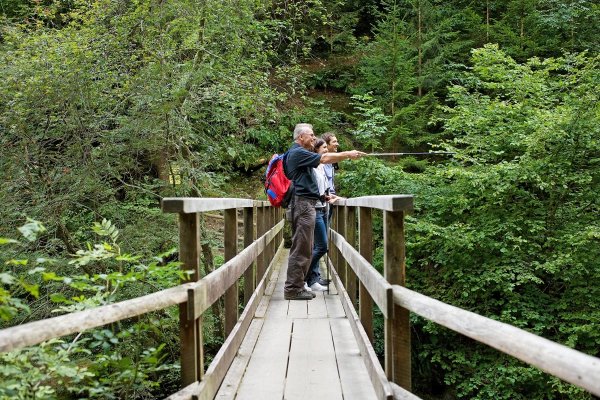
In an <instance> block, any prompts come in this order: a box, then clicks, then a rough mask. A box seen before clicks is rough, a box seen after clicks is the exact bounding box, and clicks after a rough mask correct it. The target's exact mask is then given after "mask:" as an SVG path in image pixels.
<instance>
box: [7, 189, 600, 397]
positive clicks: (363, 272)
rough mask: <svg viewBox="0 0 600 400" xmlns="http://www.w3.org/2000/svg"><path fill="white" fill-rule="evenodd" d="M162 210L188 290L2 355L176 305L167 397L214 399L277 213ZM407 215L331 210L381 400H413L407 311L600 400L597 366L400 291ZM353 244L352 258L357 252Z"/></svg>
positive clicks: (199, 205) (347, 293)
mask: <svg viewBox="0 0 600 400" xmlns="http://www.w3.org/2000/svg"><path fill="white" fill-rule="evenodd" d="M162 208H163V211H164V212H168V213H177V214H178V218H179V241H180V248H179V257H180V261H181V262H182V266H181V268H182V269H183V270H192V271H193V274H192V275H191V276H190V278H189V281H188V282H186V283H183V284H181V285H179V286H177V287H174V288H170V289H166V290H162V291H159V292H156V293H152V294H149V295H146V296H142V297H138V298H135V299H131V300H126V301H122V302H120V303H116V304H111V305H107V306H102V307H97V308H94V309H90V310H86V311H81V312H76V313H71V314H66V315H62V316H59V317H55V318H50V319H46V320H41V321H36V322H31V323H27V324H23V325H19V326H15V327H12V328H8V329H4V330H1V331H0V351H1V352H6V351H11V350H15V349H19V348H22V347H25V346H31V345H35V344H38V343H41V342H43V341H45V340H49V339H52V338H57V337H62V336H65V335H70V334H74V333H77V332H82V331H85V330H87V329H92V328H96V327H99V326H103V325H107V324H110V323H113V322H117V321H121V320H124V319H128V318H132V317H136V316H138V315H142V314H145V313H149V312H152V311H157V310H161V309H164V308H167V307H170V306H174V305H179V310H180V318H179V319H180V333H181V335H180V336H181V375H182V386H183V389H182V390H181V391H179V392H177V393H175V394H173V395H171V396H170V397H169V398H170V399H190V398H197V399H212V398H213V397H214V396H215V394H216V393H217V390H218V388H219V386H220V384H221V382H222V381H223V379H224V377H225V374H226V372H227V369H228V368H229V366H230V364H231V362H232V361H233V359H234V357H235V354H236V352H237V350H238V349H239V347H240V345H241V343H242V340H243V338H244V335H245V333H246V331H247V330H248V327H249V325H250V322H251V319H252V316H253V315H254V313H255V311H256V309H257V307H258V303H259V302H260V299H261V297H262V296H263V294H264V291H265V288H266V284H267V282H268V280H269V277H270V274H271V270H272V269H271V265H272V264H271V261H273V258H274V256H275V254H276V252H277V249H278V247H279V246H281V245H282V243H283V233H282V228H283V224H284V222H283V213H282V210H281V209H274V208H272V207H270V206H269V205H268V203H267V202H262V201H254V200H247V199H202V198H173V199H170V198H167V199H164V200H163V203H162ZM412 208H413V198H412V196H406V195H394V196H370V197H359V198H353V199H346V200H342V201H340V202H339V203H338V205H337V206H336V210H335V213H334V216H335V217H334V221H333V224H332V229H331V235H330V238H331V246H330V249H331V251H330V258H329V260H328V266H329V267H330V269H331V273H332V278H333V281H334V284H335V285H336V287H337V288H338V291H339V293H340V295H341V297H342V304H343V305H344V309H345V311H346V315H347V316H348V319H349V321H350V325H351V327H352V330H353V332H354V335H355V337H356V338H357V341H358V343H359V348H360V350H361V354H362V355H363V358H364V360H365V364H366V366H367V368H368V370H369V375H370V377H371V381H372V383H373V386H374V388H375V391H376V393H377V394H378V397H379V398H380V399H392V398H395V399H418V397H416V396H414V395H413V394H412V393H410V391H411V380H412V378H411V367H410V365H411V360H410V353H411V352H410V347H411V340H410V324H409V312H414V313H416V314H418V315H420V316H422V317H424V318H427V319H429V320H431V321H434V322H436V323H438V324H440V325H442V326H445V327H447V328H449V329H452V330H454V331H456V332H459V333H461V334H463V335H465V336H468V337H470V338H473V339H475V340H477V341H479V342H481V343H485V344H487V345H489V346H491V347H494V348H496V349H498V350H500V351H502V352H504V353H506V354H510V355H512V356H514V357H516V358H518V359H520V360H523V361H525V362H527V363H529V364H530V365H533V366H536V367H538V368H540V369H542V370H544V371H546V372H548V373H550V374H552V375H554V376H556V377H558V378H561V379H563V380H565V381H567V382H570V383H573V384H575V385H577V386H579V387H581V388H584V389H585V390H588V391H589V392H591V393H593V394H595V395H597V396H600V359H598V358H594V357H591V356H588V355H586V354H583V353H580V352H578V351H575V350H573V349H570V348H568V347H566V346H563V345H560V344H557V343H554V342H551V341H549V340H546V339H543V338H541V337H539V336H536V335H533V334H531V333H528V332H525V331H523V330H521V329H518V328H515V327H513V326H510V325H507V324H504V323H501V322H498V321H494V320H491V319H489V318H486V317H483V316H480V315H477V314H474V313H471V312H469V311H465V310H462V309H459V308H457V307H453V306H450V305H448V304H444V303H442V302H440V301H437V300H434V299H432V298H429V297H427V296H423V295H421V294H419V293H416V292H414V291H411V290H409V289H407V288H406V287H404V286H405V244H404V217H405V214H406V213H407V212H410V211H411V210H412ZM238 209H243V229H244V231H243V238H244V249H243V250H242V251H241V252H239V253H238V245H237V241H238V221H237V219H238V213H237V210H238ZM215 210H224V221H225V230H224V252H225V263H224V264H223V265H222V266H221V267H220V268H218V269H216V270H215V271H213V272H211V273H210V274H208V275H206V276H205V277H202V276H201V273H200V259H199V257H200V218H199V213H202V212H207V211H215ZM373 210H380V211H382V212H383V238H384V240H383V242H384V274H383V276H382V275H381V274H380V273H379V272H378V271H377V270H375V268H374V267H373V266H372V265H371V263H372V253H373V223H372V211H373ZM255 220H256V228H255V224H254V221H255ZM357 232H358V234H357ZM357 241H358V250H356V249H355V245H356V242H357ZM242 276H243V277H244V287H243V289H242V290H243V291H244V304H245V307H244V311H243V313H242V315H241V316H239V318H238V309H239V307H238V290H239V288H238V281H239V279H240V278H241V277H242ZM221 296H223V297H224V303H225V312H224V314H225V333H226V335H228V336H227V338H226V340H225V343H224V344H223V346H222V347H221V349H220V350H219V352H218V353H217V355H216V356H215V358H214V359H213V362H212V363H211V364H210V366H209V367H208V369H207V370H206V373H204V354H203V337H202V314H203V312H204V311H206V310H207V309H208V308H209V307H210V306H211V305H212V304H213V303H215V301H217V300H218V299H219V298H220V297H221ZM373 305H376V306H377V307H378V308H379V309H380V310H381V312H382V314H383V316H384V321H385V334H384V335H385V338H384V342H385V366H384V367H382V366H381V365H380V363H379V361H378V359H377V356H376V355H375V352H374V349H373V346H372V343H373V319H372V318H373V315H372V310H373Z"/></svg>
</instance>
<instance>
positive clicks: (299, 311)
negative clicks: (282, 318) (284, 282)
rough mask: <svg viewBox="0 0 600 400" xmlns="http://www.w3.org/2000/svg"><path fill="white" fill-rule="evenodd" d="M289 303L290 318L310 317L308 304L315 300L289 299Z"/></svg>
mask: <svg viewBox="0 0 600 400" xmlns="http://www.w3.org/2000/svg"><path fill="white" fill-rule="evenodd" d="M287 301H288V302H289V305H288V314H287V316H288V318H308V304H307V303H309V302H312V301H314V299H313V300H301V301H299V300H287Z"/></svg>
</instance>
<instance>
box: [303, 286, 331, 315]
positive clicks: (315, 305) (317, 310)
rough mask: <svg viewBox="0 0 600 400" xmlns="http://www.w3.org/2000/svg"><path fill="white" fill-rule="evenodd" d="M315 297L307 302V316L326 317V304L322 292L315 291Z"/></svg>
mask: <svg viewBox="0 0 600 400" xmlns="http://www.w3.org/2000/svg"><path fill="white" fill-rule="evenodd" d="M316 294H317V297H315V298H314V299H312V300H311V301H308V302H307V304H306V305H307V314H306V316H307V318H327V305H326V304H325V297H328V295H326V294H325V293H324V292H317V293H316Z"/></svg>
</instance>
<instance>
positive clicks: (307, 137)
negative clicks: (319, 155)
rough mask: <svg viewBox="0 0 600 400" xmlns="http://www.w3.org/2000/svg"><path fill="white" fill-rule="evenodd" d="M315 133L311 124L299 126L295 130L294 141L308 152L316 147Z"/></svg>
mask: <svg viewBox="0 0 600 400" xmlns="http://www.w3.org/2000/svg"><path fill="white" fill-rule="evenodd" d="M315 139H316V138H315V133H314V132H313V127H312V125H311V124H297V125H296V127H295V128H294V141H295V142H296V143H298V144H299V145H300V146H302V147H304V148H305V149H307V150H312V149H313V147H314V145H315Z"/></svg>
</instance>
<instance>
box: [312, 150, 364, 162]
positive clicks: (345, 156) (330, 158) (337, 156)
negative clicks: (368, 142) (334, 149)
mask: <svg viewBox="0 0 600 400" xmlns="http://www.w3.org/2000/svg"><path fill="white" fill-rule="evenodd" d="M366 154H367V153H363V152H362V151H358V150H348V151H342V152H340V153H325V154H323V155H322V156H321V164H332V163H336V162H340V161H344V160H356V159H357V158H361V157H362V156H364V155H366Z"/></svg>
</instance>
